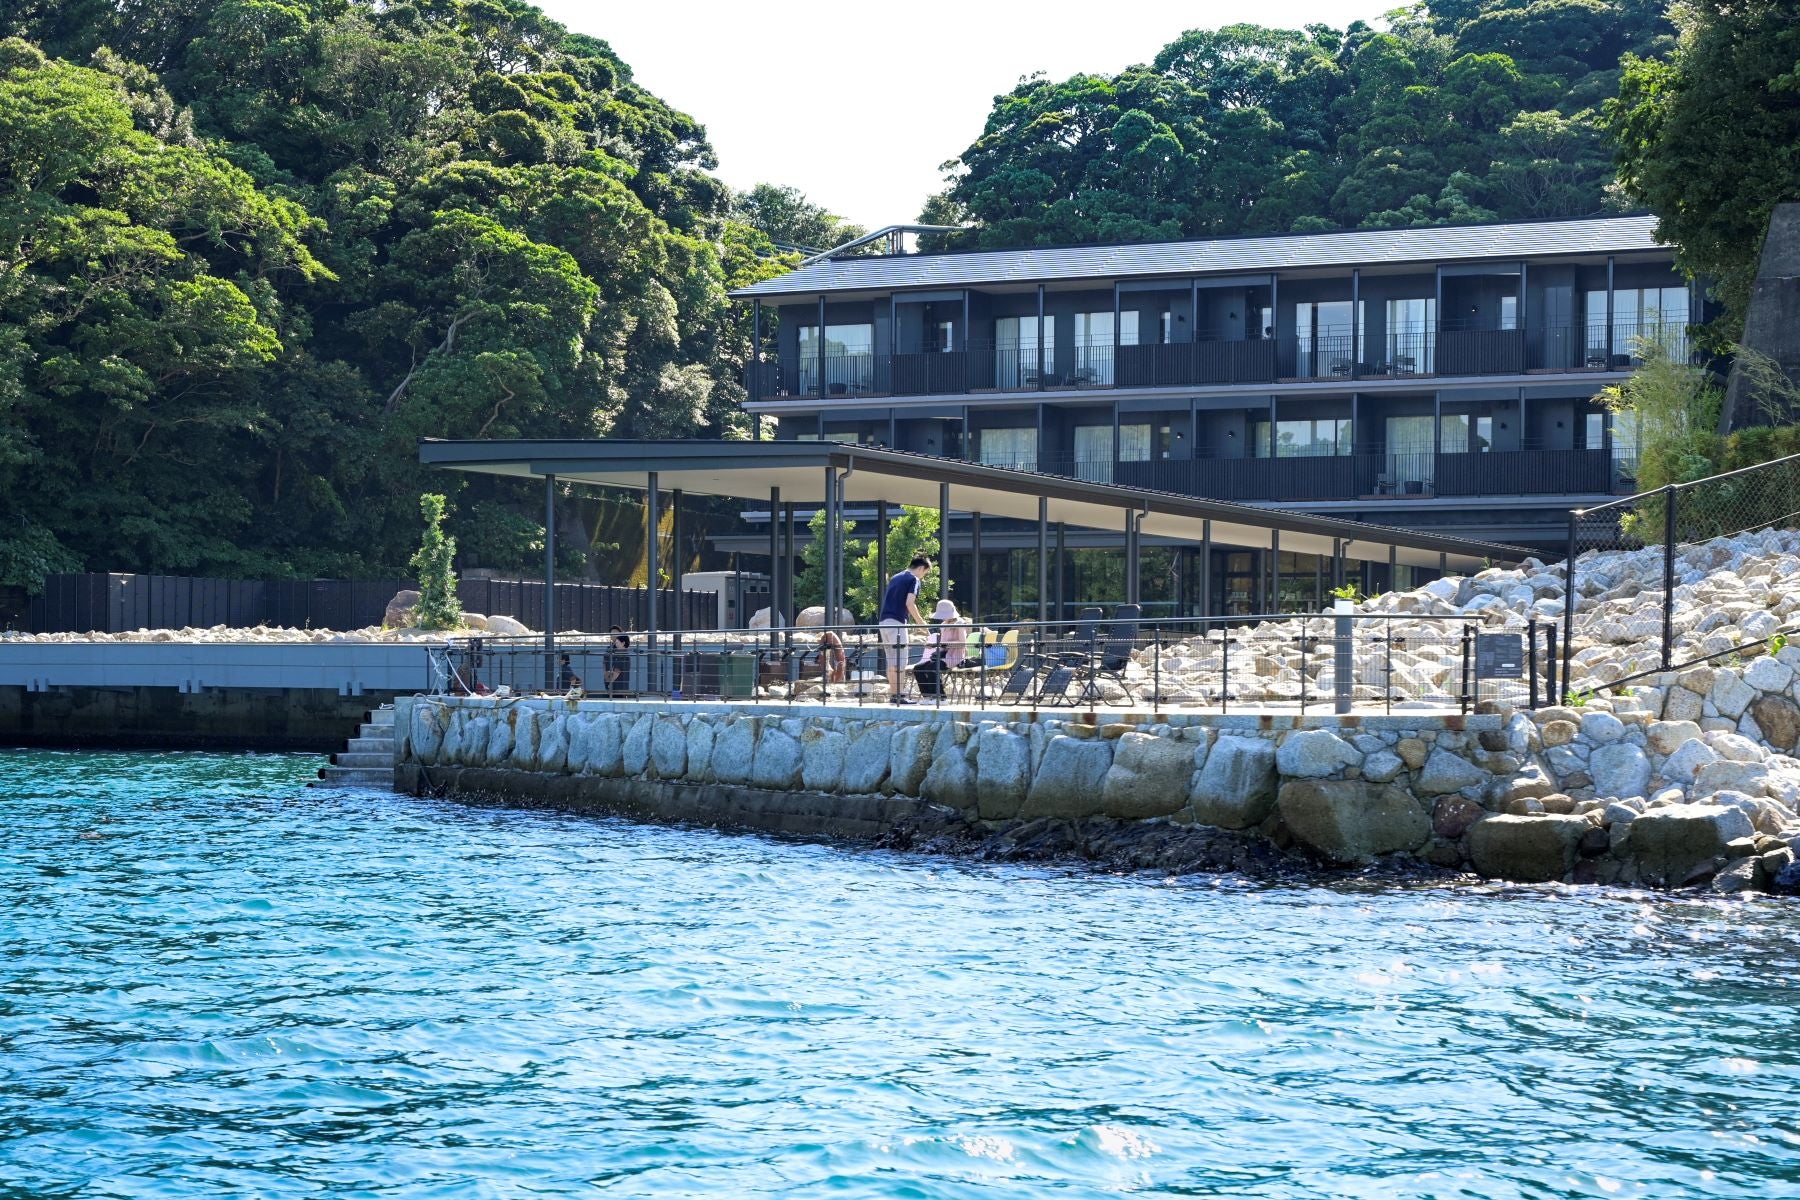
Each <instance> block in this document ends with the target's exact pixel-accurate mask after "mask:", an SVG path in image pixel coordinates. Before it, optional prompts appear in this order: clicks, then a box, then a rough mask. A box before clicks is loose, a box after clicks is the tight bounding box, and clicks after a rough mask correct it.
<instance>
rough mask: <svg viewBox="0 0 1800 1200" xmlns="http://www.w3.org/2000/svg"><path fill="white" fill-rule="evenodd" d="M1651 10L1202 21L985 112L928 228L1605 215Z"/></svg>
mask: <svg viewBox="0 0 1800 1200" xmlns="http://www.w3.org/2000/svg"><path fill="white" fill-rule="evenodd" d="M1664 8H1665V4H1664V3H1663V0H1433V2H1432V3H1430V4H1429V5H1427V4H1415V5H1413V6H1411V7H1407V8H1400V9H1397V10H1396V11H1394V12H1393V13H1390V14H1389V15H1388V18H1387V20H1386V21H1385V22H1384V24H1385V26H1386V27H1385V28H1381V29H1377V28H1374V27H1372V26H1370V25H1368V24H1365V23H1363V22H1360V21H1359V22H1356V23H1353V24H1351V25H1350V26H1349V27H1348V28H1347V29H1342V30H1339V29H1333V28H1330V27H1328V26H1324V25H1312V26H1308V27H1307V28H1305V29H1303V30H1284V29H1266V28H1263V27H1261V26H1257V25H1228V26H1226V27H1224V28H1222V29H1217V30H1195V31H1192V32H1189V33H1186V34H1183V35H1182V36H1181V37H1180V38H1179V39H1177V40H1176V41H1174V42H1171V43H1170V44H1169V45H1167V46H1165V47H1163V48H1162V50H1161V51H1160V52H1159V53H1158V54H1157V55H1156V56H1155V58H1154V59H1152V60H1151V61H1150V62H1149V63H1148V64H1146V65H1141V66H1134V67H1130V68H1128V69H1126V70H1125V71H1123V72H1121V73H1119V74H1118V75H1111V76H1108V75H1076V76H1074V77H1072V78H1069V79H1063V80H1052V79H1046V78H1042V77H1035V78H1031V79H1027V80H1024V81H1023V82H1021V83H1020V84H1019V86H1018V87H1016V88H1014V89H1013V90H1012V91H1011V92H1009V93H1007V94H1006V95H1004V96H1000V97H998V98H997V99H996V100H995V103H994V107H993V110H992V112H991V113H990V114H989V116H988V119H987V125H986V128H985V129H984V130H983V132H982V135H981V137H980V138H978V139H977V140H976V142H975V144H974V145H972V146H970V147H969V148H968V149H966V150H964V151H963V152H962V154H961V155H960V156H959V157H958V158H957V159H955V160H953V161H952V162H951V163H949V164H946V166H947V168H948V169H949V171H950V178H951V182H950V185H949V186H948V187H947V189H946V190H945V191H944V192H943V193H942V194H941V195H939V196H937V197H934V198H933V200H932V201H931V202H930V203H929V204H927V206H926V208H925V214H924V215H925V216H926V217H927V218H929V219H932V220H934V221H938V222H942V223H946V224H951V223H961V222H969V223H972V224H973V226H974V228H973V229H972V230H971V232H970V233H968V234H967V235H964V236H960V237H957V238H955V239H954V240H953V241H952V242H951V243H950V244H953V245H955V244H966V245H979V246H1020V245H1032V244H1038V245H1050V244H1060V243H1069V242H1095V241H1138V240H1147V239H1156V238H1176V237H1208V236H1219V235H1232V234H1250V233H1280V232H1287V231H1301V232H1304V231H1311V230H1325V229H1341V228H1356V227H1359V226H1403V225H1430V224H1440V223H1445V222H1452V221H1456V222H1462V221H1484V220H1496V219H1500V220H1528V219H1532V218H1539V217H1566V216H1575V215H1581V214H1587V213H1594V212H1598V211H1601V210H1603V209H1605V208H1606V207H1608V205H1609V189H1610V187H1611V185H1612V183H1613V148H1612V145H1611V142H1610V139H1609V138H1608V136H1607V131H1606V129H1605V126H1604V116H1603V112H1602V109H1603V106H1604V105H1605V103H1606V102H1607V101H1608V100H1609V99H1611V98H1612V97H1614V96H1616V95H1617V94H1618V89H1619V78H1620V60H1621V58H1622V57H1623V56H1625V55H1627V54H1633V55H1637V56H1640V57H1656V56H1661V55H1666V54H1667V53H1668V52H1669V51H1670V49H1671V48H1672V46H1673V43H1674V38H1673V34H1674V28H1673V26H1671V25H1670V24H1669V22H1668V21H1667V20H1666V18H1665V17H1664Z"/></svg>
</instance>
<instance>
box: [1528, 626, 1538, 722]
mask: <svg viewBox="0 0 1800 1200" xmlns="http://www.w3.org/2000/svg"><path fill="white" fill-rule="evenodd" d="M1537 644H1538V623H1537V618H1536V617H1533V618H1532V619H1531V620H1530V621H1528V622H1526V624H1525V675H1526V678H1528V679H1529V680H1530V681H1531V704H1530V706H1529V707H1530V708H1531V710H1532V711H1533V712H1536V711H1537V706H1538V652H1537Z"/></svg>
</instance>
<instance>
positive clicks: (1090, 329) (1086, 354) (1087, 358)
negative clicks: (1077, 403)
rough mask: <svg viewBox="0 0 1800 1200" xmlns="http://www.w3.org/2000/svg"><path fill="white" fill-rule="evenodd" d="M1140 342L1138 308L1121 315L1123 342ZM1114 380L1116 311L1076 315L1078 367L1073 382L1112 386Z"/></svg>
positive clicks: (1132, 344) (1120, 331)
mask: <svg viewBox="0 0 1800 1200" xmlns="http://www.w3.org/2000/svg"><path fill="white" fill-rule="evenodd" d="M1137 344H1138V314H1137V311H1136V310H1135V309H1133V310H1130V311H1126V312H1121V313H1120V314H1119V345H1121V346H1135V345H1137ZM1112 381H1113V314H1112V313H1111V312H1090V313H1076V314H1075V367H1074V373H1073V374H1072V375H1071V376H1070V377H1069V382H1070V383H1072V384H1074V385H1076V386H1077V387H1080V386H1082V385H1084V384H1098V385H1102V386H1107V385H1110V384H1111V383H1112Z"/></svg>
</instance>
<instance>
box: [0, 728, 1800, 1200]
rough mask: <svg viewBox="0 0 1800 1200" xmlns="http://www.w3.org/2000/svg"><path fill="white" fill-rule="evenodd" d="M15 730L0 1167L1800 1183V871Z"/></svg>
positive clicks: (18, 1181)
mask: <svg viewBox="0 0 1800 1200" xmlns="http://www.w3.org/2000/svg"><path fill="white" fill-rule="evenodd" d="M316 765H317V760H316V759H310V758H304V757H293V756H232V755H204V754H166V755H148V754H119V755H106V754H80V755H75V754H40V753H29V754H23V753H14V754H0V816H3V818H4V822H5V835H4V838H3V839H0V872H3V874H0V951H3V954H0V1196H3V1197H7V1198H12V1197H27V1196H29V1197H55V1196H82V1197H110V1196H183V1197H186V1196H257V1197H287V1196H333V1197H362V1196H370V1197H426V1196H430V1197H438V1196H445V1197H487V1196H494V1197H501V1196H504V1197H512V1196H531V1197H541V1196H561V1195H617V1196H631V1197H664V1196H720V1197H734V1196H773V1195H780V1196H796V1197H823V1196H831V1197H934V1198H935V1197H993V1196H1057V1197H1085V1196H1103V1195H1115V1194H1120V1193H1128V1194H1138V1195H1170V1196H1196V1195H1199V1196H1258V1197H1316V1196H1357V1197H1363V1196H1367V1197H1391V1196H1433V1197H1439V1196H1443V1197H1448V1196H1467V1197H1483V1198H1486V1197H1510V1196H1529V1197H1563V1196H1605V1197H1613V1196H1652V1197H1672V1196H1783V1195H1786V1196H1793V1195H1800V1182H1797V1181H1800V1103H1797V1101H1800V1015H1797V1014H1796V1011H1795V1006H1796V1001H1800V986H1797V985H1796V978H1797V974H1796V973H1797V972H1800V905H1795V904H1793V903H1790V902H1784V901H1775V900H1762V901H1753V902H1749V903H1713V902H1708V901H1703V900H1691V899H1690V900H1679V899H1677V900H1670V899H1658V900H1655V901H1654V902H1651V901H1647V900H1646V899H1645V898H1643V897H1639V896H1632V895H1630V894H1627V893H1622V892H1613V893H1602V892H1586V893H1573V892H1568V893H1557V892H1553V891H1530V890H1519V891H1513V892H1499V891H1486V890H1477V889H1473V888H1460V889H1449V888H1412V889H1407V888H1395V887H1381V888H1374V887H1371V888H1367V889H1358V888H1355V887H1339V888H1291V887H1289V888H1252V887H1247V886H1242V885H1235V884H1231V883H1228V882H1227V883H1215V882H1213V881H1207V880H1196V881H1164V880H1156V879H1145V878H1113V877H1105V876H1094V875H1085V874H1071V873H1069V872H1065V871H1061V870H1045V869H1031V868H1018V867H992V866H983V865H973V864H962V863H957V862H953V861H946V860H939V859H933V858H928V857H920V856H905V855H895V854H886V853H874V852H864V851H850V850H843V849H835V848H830V847H825V846H816V845H799V844H789V843H783V842H777V841H773V840H768V839H762V838H753V837H730V836H721V835H717V834H711V833H704V832H691V831H683V830H671V829H661V828H651V827H644V826H634V825H629V824H625V823H622V822H616V821H610V820H596V819H584V818H571V817H562V816H554V815H543V814H533V813H522V812H503V811H494V810H483V809H470V808H464V807H459V806H456V805H451V804H444V803H437V802H429V801H420V800H414V799H408V798H403V797H393V796H379V795H370V794H361V793H321V792H308V791H306V790H303V788H302V787H301V784H302V782H303V780H304V779H305V778H306V777H307V776H308V775H310V774H311V772H312V769H313V768H314V766H316Z"/></svg>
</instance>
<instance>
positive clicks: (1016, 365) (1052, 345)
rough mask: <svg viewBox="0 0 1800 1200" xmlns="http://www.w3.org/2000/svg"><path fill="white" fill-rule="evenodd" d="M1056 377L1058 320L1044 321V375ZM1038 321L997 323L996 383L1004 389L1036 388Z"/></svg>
mask: <svg viewBox="0 0 1800 1200" xmlns="http://www.w3.org/2000/svg"><path fill="white" fill-rule="evenodd" d="M1055 373H1056V319H1055V318H1054V317H1045V318H1044V362H1043V375H1044V377H1045V378H1046V379H1047V378H1048V377H1049V376H1052V375H1054V374H1055ZM1038 378H1039V364H1038V319H1037V318H1036V317H1001V318H999V319H998V320H996V321H995V322H994V382H995V386H997V387H1003V388H1020V387H1027V388H1030V387H1037V386H1038Z"/></svg>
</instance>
